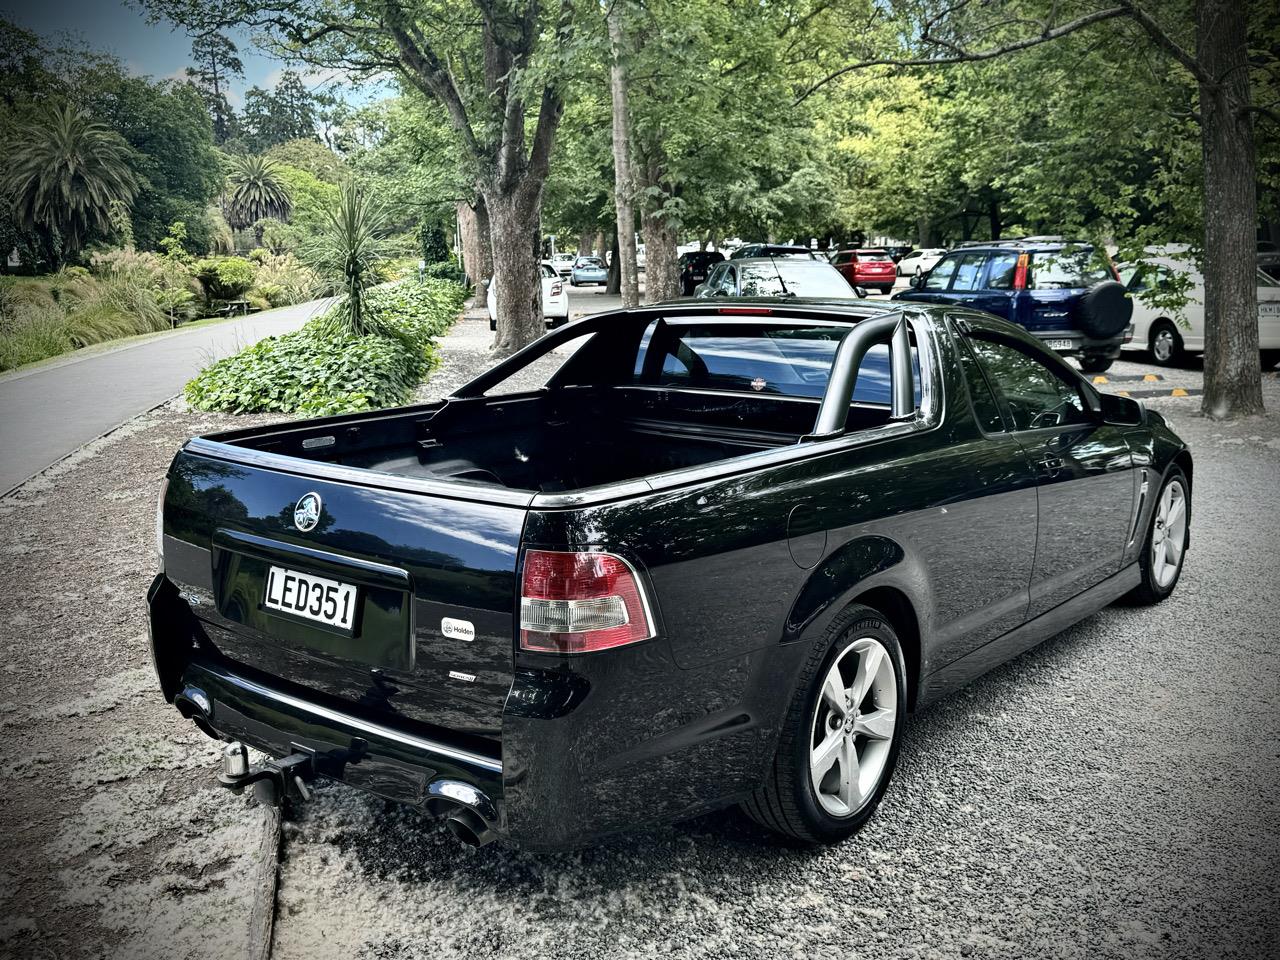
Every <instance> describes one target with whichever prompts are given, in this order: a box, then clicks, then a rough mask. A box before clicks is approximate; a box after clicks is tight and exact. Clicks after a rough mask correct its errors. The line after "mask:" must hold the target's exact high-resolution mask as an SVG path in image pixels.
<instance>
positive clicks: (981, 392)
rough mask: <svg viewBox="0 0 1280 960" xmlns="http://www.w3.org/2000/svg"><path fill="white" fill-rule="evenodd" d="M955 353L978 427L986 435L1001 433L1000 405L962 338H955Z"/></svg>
mask: <svg viewBox="0 0 1280 960" xmlns="http://www.w3.org/2000/svg"><path fill="white" fill-rule="evenodd" d="M956 353H957V354H958V355H959V357H960V369H961V370H963V371H964V382H965V386H967V387H968V388H969V397H970V399H971V400H973V412H974V415H975V416H976V417H977V418H978V426H980V427H981V428H982V429H983V430H984V431H985V432H986V433H1001V432H1002V431H1003V430H1004V417H1002V416H1001V415H1000V405H999V404H997V403H996V398H995V395H994V394H993V393H992V392H991V385H990V384H989V383H987V378H986V377H985V376H983V374H982V368H981V367H979V366H978V361H977V360H975V359H974V357H973V354H972V353H971V352H970V351H969V345H968V342H967V341H966V340H965V339H964V338H963V337H956Z"/></svg>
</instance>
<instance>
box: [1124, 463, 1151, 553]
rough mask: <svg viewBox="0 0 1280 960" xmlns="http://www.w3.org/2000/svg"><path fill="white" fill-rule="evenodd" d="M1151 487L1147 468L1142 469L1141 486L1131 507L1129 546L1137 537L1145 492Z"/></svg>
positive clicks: (1144, 504)
mask: <svg viewBox="0 0 1280 960" xmlns="http://www.w3.org/2000/svg"><path fill="white" fill-rule="evenodd" d="M1150 489H1151V481H1150V480H1149V479H1148V478H1147V469H1146V468H1145V467H1143V469H1142V486H1141V487H1139V488H1138V496H1137V499H1136V503H1135V505H1134V508H1133V520H1132V521H1131V522H1130V524H1129V546H1131V547H1132V546H1133V544H1134V541H1136V540H1137V539H1138V523H1139V522H1140V521H1141V520H1142V508H1143V507H1145V506H1146V505H1147V493H1148V492H1149V491H1150Z"/></svg>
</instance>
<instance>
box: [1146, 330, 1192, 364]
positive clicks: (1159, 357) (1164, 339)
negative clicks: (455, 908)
mask: <svg viewBox="0 0 1280 960" xmlns="http://www.w3.org/2000/svg"><path fill="white" fill-rule="evenodd" d="M1148 346H1149V347H1150V348H1151V359H1152V360H1154V361H1155V362H1156V363H1157V364H1158V365H1159V366H1162V367H1173V366H1177V365H1178V364H1179V363H1181V362H1182V358H1183V356H1184V355H1185V354H1186V348H1185V347H1183V345H1182V334H1180V333H1178V328H1177V327H1175V326H1174V325H1173V323H1172V322H1171V321H1169V320H1157V321H1156V322H1155V323H1154V324H1152V325H1151V334H1150V339H1149V341H1148Z"/></svg>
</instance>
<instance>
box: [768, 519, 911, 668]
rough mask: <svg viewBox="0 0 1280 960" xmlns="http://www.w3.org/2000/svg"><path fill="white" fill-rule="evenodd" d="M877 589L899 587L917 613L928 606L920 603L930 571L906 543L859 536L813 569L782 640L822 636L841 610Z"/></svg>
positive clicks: (886, 538) (793, 640)
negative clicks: (904, 547) (912, 554)
mask: <svg viewBox="0 0 1280 960" xmlns="http://www.w3.org/2000/svg"><path fill="white" fill-rule="evenodd" d="M876 587H893V588H895V589H897V590H899V591H901V592H902V593H903V594H905V595H906V596H907V597H908V598H909V599H910V600H911V602H912V605H913V606H914V607H915V608H916V610H917V611H919V610H922V609H928V607H927V606H922V605H921V603H920V602H919V600H920V598H921V597H922V596H924V595H925V593H924V592H927V590H928V581H927V580H926V579H925V576H924V571H923V569H922V568H921V567H920V565H919V564H918V563H917V562H916V561H915V560H914V559H913V558H912V557H911V556H910V555H909V554H908V553H907V552H906V551H905V550H904V549H903V548H902V546H901V545H900V544H898V543H897V542H896V541H894V540H891V539H890V538H888V537H882V536H875V535H873V536H865V537H858V538H857V539H855V540H850V541H849V542H848V543H846V544H844V545H843V546H842V547H839V548H838V549H836V550H834V551H832V552H831V553H830V554H828V555H827V557H826V558H825V559H823V561H822V562H821V563H819V564H818V565H817V566H816V567H814V568H813V570H811V571H810V573H809V576H808V578H807V579H806V580H805V582H804V584H803V586H801V588H800V590H799V592H798V593H797V594H796V599H795V601H794V602H793V603H792V605H791V609H790V610H789V611H788V613H787V619H786V622H785V623H784V625H783V633H782V641H783V642H784V643H789V642H795V641H798V640H815V639H817V638H819V637H821V636H822V635H823V633H824V632H825V631H826V629H827V627H828V626H829V625H830V623H831V621H832V619H834V617H835V616H836V614H838V613H839V612H840V611H841V610H843V609H844V608H845V607H847V606H848V605H849V603H850V602H851V601H853V600H854V599H855V598H856V597H857V596H858V595H859V594H862V593H865V592H866V591H868V590H872V589H875V588H876ZM922 591H923V592H922Z"/></svg>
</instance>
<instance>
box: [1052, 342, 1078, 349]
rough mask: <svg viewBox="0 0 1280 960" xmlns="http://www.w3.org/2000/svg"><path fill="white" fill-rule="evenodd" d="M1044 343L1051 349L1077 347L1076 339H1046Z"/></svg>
mask: <svg viewBox="0 0 1280 960" xmlns="http://www.w3.org/2000/svg"><path fill="white" fill-rule="evenodd" d="M1044 345H1045V346H1046V347H1048V348H1049V349H1050V350H1074V349H1075V348H1076V342H1075V341H1074V340H1046V341H1045V342H1044Z"/></svg>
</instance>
